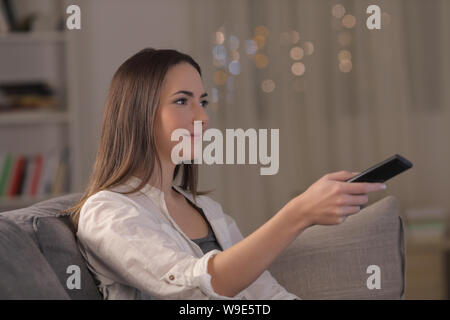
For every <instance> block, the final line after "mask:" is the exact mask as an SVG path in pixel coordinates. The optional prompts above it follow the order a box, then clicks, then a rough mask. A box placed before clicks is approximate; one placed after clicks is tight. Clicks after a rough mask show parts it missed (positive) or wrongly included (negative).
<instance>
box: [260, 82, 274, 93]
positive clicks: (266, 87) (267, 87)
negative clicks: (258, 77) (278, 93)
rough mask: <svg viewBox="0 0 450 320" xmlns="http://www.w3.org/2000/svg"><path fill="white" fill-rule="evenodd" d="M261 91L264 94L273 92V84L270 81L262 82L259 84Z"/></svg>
mask: <svg viewBox="0 0 450 320" xmlns="http://www.w3.org/2000/svg"><path fill="white" fill-rule="evenodd" d="M261 89H262V90H263V91H264V92H266V93H270V92H272V91H273V90H275V82H274V81H273V80H272V79H266V80H263V81H262V82H261Z"/></svg>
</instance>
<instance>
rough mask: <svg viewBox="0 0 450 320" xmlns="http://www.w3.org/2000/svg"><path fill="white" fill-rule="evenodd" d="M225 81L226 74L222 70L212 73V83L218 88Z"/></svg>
mask: <svg viewBox="0 0 450 320" xmlns="http://www.w3.org/2000/svg"><path fill="white" fill-rule="evenodd" d="M226 81H227V74H226V72H225V71H223V70H217V71H216V72H214V83H215V84H217V85H218V86H221V85H224V84H225V82H226Z"/></svg>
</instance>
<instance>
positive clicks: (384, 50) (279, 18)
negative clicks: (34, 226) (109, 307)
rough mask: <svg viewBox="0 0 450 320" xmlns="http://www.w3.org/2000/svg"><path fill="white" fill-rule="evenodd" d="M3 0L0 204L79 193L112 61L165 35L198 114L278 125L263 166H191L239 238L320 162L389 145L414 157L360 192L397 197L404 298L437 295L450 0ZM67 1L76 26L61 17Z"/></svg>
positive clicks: (365, 160)
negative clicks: (379, 187) (179, 57)
mask: <svg viewBox="0 0 450 320" xmlns="http://www.w3.org/2000/svg"><path fill="white" fill-rule="evenodd" d="M375 2H376V3H375ZM0 3H1V6H0V9H1V11H0V211H4V210H9V209H14V208H20V207H24V206H28V205H30V204H32V203H35V202H37V201H41V200H44V199H47V198H51V197H55V196H57V195H59V194H66V193H72V192H81V191H83V190H84V187H85V185H86V183H87V181H88V178H89V175H90V172H91V169H92V165H93V162H94V158H95V153H96V150H97V143H98V139H99V134H100V125H101V117H102V112H103V108H104V101H105V96H106V93H107V89H108V86H109V83H110V81H111V78H112V76H113V74H114V72H115V71H116V70H117V68H118V67H119V65H120V64H121V63H122V62H124V61H125V60H126V59H127V58H128V57H130V56H131V55H133V54H134V53H136V52H137V51H139V50H141V49H143V48H145V47H155V48H173V49H177V50H179V51H182V52H186V53H188V54H190V55H192V56H193V57H194V59H196V60H197V61H198V62H199V64H200V66H201V68H202V71H203V82H204V86H205V88H206V90H207V91H208V93H209V97H210V98H209V100H210V105H209V109H208V114H209V117H210V127H216V128H219V129H221V130H224V129H225V128H243V129H244V130H245V129H248V128H255V129H263V128H265V129H271V128H276V129H279V130H280V157H279V159H280V164H279V171H278V173H277V174H276V175H272V176H267V175H266V176H261V175H260V171H259V170H260V167H261V165H260V164H257V165H215V166H202V167H201V171H200V189H202V190H206V189H208V190H209V189H213V190H214V192H213V193H211V197H212V198H214V199H216V200H217V201H219V202H220V203H221V204H222V206H223V208H224V211H225V212H227V213H228V214H230V215H231V216H233V217H234V218H235V219H236V221H237V223H238V225H239V227H240V229H241V231H242V233H243V234H244V235H248V234H250V233H251V232H252V231H254V230H255V229H257V228H258V227H259V226H260V225H261V224H263V223H264V222H265V221H267V220H268V219H269V218H270V217H271V216H272V215H273V214H275V213H276V212H277V211H278V210H279V209H280V208H281V207H282V206H283V205H284V204H285V203H286V202H287V201H289V200H290V199H291V198H293V197H294V196H296V195H298V194H300V193H302V192H303V191H305V190H306V189H307V188H308V187H309V186H310V185H311V184H312V183H314V182H315V181H316V180H318V179H319V178H320V177H322V176H323V175H324V174H326V173H329V172H333V171H338V170H349V171H363V170H364V169H366V168H368V167H369V166H372V165H374V164H376V163H378V162H380V161H382V160H384V159H386V158H388V157H390V156H392V155H393V154H396V153H398V154H401V155H403V156H405V157H406V158H408V159H409V160H411V161H412V162H413V164H414V168H413V169H411V170H409V171H407V172H405V173H403V174H401V175H400V176H398V177H396V178H394V179H392V180H390V181H389V182H387V186H388V188H387V189H386V190H385V191H382V192H379V193H377V194H371V195H370V203H373V202H375V201H377V200H379V199H382V198H384V197H386V196H388V195H393V196H395V197H396V198H397V199H398V203H399V209H400V214H401V215H402V217H403V219H404V222H405V226H406V236H407V283H406V298H407V299H414V298H419V299H422V298H423V299H448V297H449V293H450V280H449V277H448V274H449V271H450V268H449V261H448V257H449V255H448V252H449V249H450V240H449V236H448V232H447V226H448V211H449V208H450V197H449V195H448V193H449V192H450V169H449V167H448V165H449V164H450V143H449V142H448V140H449V138H450V125H449V124H450V90H448V88H447V85H445V83H447V84H448V83H450V59H449V57H450V22H449V20H448V17H449V16H450V1H448V0H389V1H387V0H386V1H380V0H378V1H373V0H372V1H366V0H320V1H317V0H277V1H273V0H229V1H218V0H129V1H119V0H95V1H88V0H84V1H82V0H79V1H75V0H74V1H59V0H1V1H0ZM71 4H76V5H78V6H79V7H80V9H81V29H79V30H76V29H75V30H67V28H66V19H67V18H68V17H69V14H68V13H66V9H67V7H68V6H69V5H71ZM371 4H377V5H378V6H379V7H380V8H381V29H379V30H377V29H374V30H369V29H368V27H367V26H366V21H367V19H368V17H369V14H368V13H367V12H366V10H367V7H368V6H369V5H371ZM269 132H270V131H269ZM269 150H270V149H269Z"/></svg>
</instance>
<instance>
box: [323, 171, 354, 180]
mask: <svg viewBox="0 0 450 320" xmlns="http://www.w3.org/2000/svg"><path fill="white" fill-rule="evenodd" d="M358 173H359V172H350V171H345V170H342V171H338V172H333V173H330V174H328V177H329V178H330V180H336V181H345V180H348V179H350V178H352V177H354V176H355V175H356V174H358Z"/></svg>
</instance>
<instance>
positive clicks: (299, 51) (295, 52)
mask: <svg viewBox="0 0 450 320" xmlns="http://www.w3.org/2000/svg"><path fill="white" fill-rule="evenodd" d="M304 54H305V51H304V50H303V48H300V47H293V48H292V49H291V51H290V52H289V55H290V56H291V59H293V60H301V59H302V58H303V56H304Z"/></svg>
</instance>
